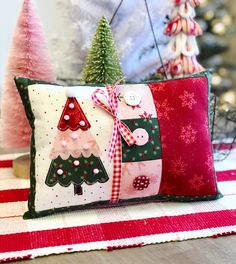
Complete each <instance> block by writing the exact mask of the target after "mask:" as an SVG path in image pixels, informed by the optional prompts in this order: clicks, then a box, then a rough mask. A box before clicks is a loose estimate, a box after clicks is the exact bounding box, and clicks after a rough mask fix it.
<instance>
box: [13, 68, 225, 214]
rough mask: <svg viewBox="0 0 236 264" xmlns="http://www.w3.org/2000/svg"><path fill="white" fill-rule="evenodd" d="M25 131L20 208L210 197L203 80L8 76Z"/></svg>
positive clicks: (213, 190)
mask: <svg viewBox="0 0 236 264" xmlns="http://www.w3.org/2000/svg"><path fill="white" fill-rule="evenodd" d="M16 84H17V87H18V90H19V92H20V95H21V98H22V101H23V103H24V106H25V110H26V114H27V117H28V119H29V122H30V125H31V127H32V129H33V134H32V142H31V179H30V182H31V185H30V195H29V203H28V209H29V210H28V212H26V213H25V215H24V217H25V218H34V217H39V216H44V215H48V214H51V213H54V212H60V211H68V210H74V209H80V208H90V207H93V208H94V207H97V206H110V205H112V206H114V205H122V204H127V203H137V202H142V201H155V200H174V201H198V200H211V199H216V198H219V197H220V196H221V194H220V193H219V192H218V189H217V183H216V179H215V170H214V166H213V158H212V147H211V141H210V132H209V116H208V114H209V113H208V111H209V105H208V95H209V78H208V73H207V72H204V73H201V74H198V75H194V76H192V77H188V78H181V79H176V80H174V79H173V80H168V81H160V82H155V83H150V84H125V85H117V84H115V85H105V86H103V87H96V86H77V87H61V86H55V85H50V84H42V83H40V82H37V81H32V80H28V79H24V78H16Z"/></svg>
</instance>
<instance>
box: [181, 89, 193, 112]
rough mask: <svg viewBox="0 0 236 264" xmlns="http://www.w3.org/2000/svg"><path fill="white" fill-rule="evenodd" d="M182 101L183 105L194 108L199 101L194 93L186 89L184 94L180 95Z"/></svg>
mask: <svg viewBox="0 0 236 264" xmlns="http://www.w3.org/2000/svg"><path fill="white" fill-rule="evenodd" d="M179 98H180V99H181V101H182V107H188V108H189V109H193V105H195V104H196V103H197V102H196V100H195V99H194V93H188V92H187V91H184V94H183V95H181V96H180V97H179Z"/></svg>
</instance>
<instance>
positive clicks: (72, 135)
mask: <svg viewBox="0 0 236 264" xmlns="http://www.w3.org/2000/svg"><path fill="white" fill-rule="evenodd" d="M70 137H71V138H72V139H73V140H76V139H77V138H78V135H77V134H76V133H72V134H71V135H70Z"/></svg>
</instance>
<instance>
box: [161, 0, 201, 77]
mask: <svg viewBox="0 0 236 264" xmlns="http://www.w3.org/2000/svg"><path fill="white" fill-rule="evenodd" d="M174 2H175V7H174V9H173V11H172V13H171V16H170V18H171V20H170V22H169V24H168V25H167V27H166V29H165V33H166V34H167V35H168V36H170V37H171V39H170V42H169V47H168V49H169V52H170V53H171V54H172V57H173V59H171V60H170V61H168V63H167V64H166V70H167V72H168V74H170V75H171V76H172V77H175V76H176V77H181V76H184V75H189V74H193V73H196V72H201V71H203V70H204V68H203V67H202V66H201V65H200V64H199V63H198V61H197V58H196V56H197V55H198V54H199V49H198V45H197V42H196V37H197V36H199V35H201V34H202V33H203V32H202V29H201V27H200V25H199V24H198V23H197V22H196V21H195V20H194V17H195V11H194V8H195V7H196V6H198V5H200V3H201V0H174Z"/></svg>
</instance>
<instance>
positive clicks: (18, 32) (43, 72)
mask: <svg viewBox="0 0 236 264" xmlns="http://www.w3.org/2000/svg"><path fill="white" fill-rule="evenodd" d="M15 76H23V77H27V78H32V79H39V80H45V81H49V82H53V81H55V74H54V71H53V68H52V65H51V61H50V56H49V52H48V50H47V47H46V40H45V36H44V32H43V28H42V24H41V22H40V19H39V17H38V15H37V12H36V8H35V4H34V0H24V3H23V7H22V10H21V13H20V15H19V18H18V21H17V25H16V28H15V32H14V36H13V40H12V46H11V50H10V53H9V57H8V63H7V68H6V76H5V80H4V83H3V93H2V106H1V146H3V147H4V148H8V149H13V148H26V147H28V146H29V144H30V136H31V129H30V127H29V123H28V121H27V118H26V115H25V112H24V108H23V105H22V102H21V99H20V96H19V94H18V92H17V89H16V86H15V83H14V77H15Z"/></svg>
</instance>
